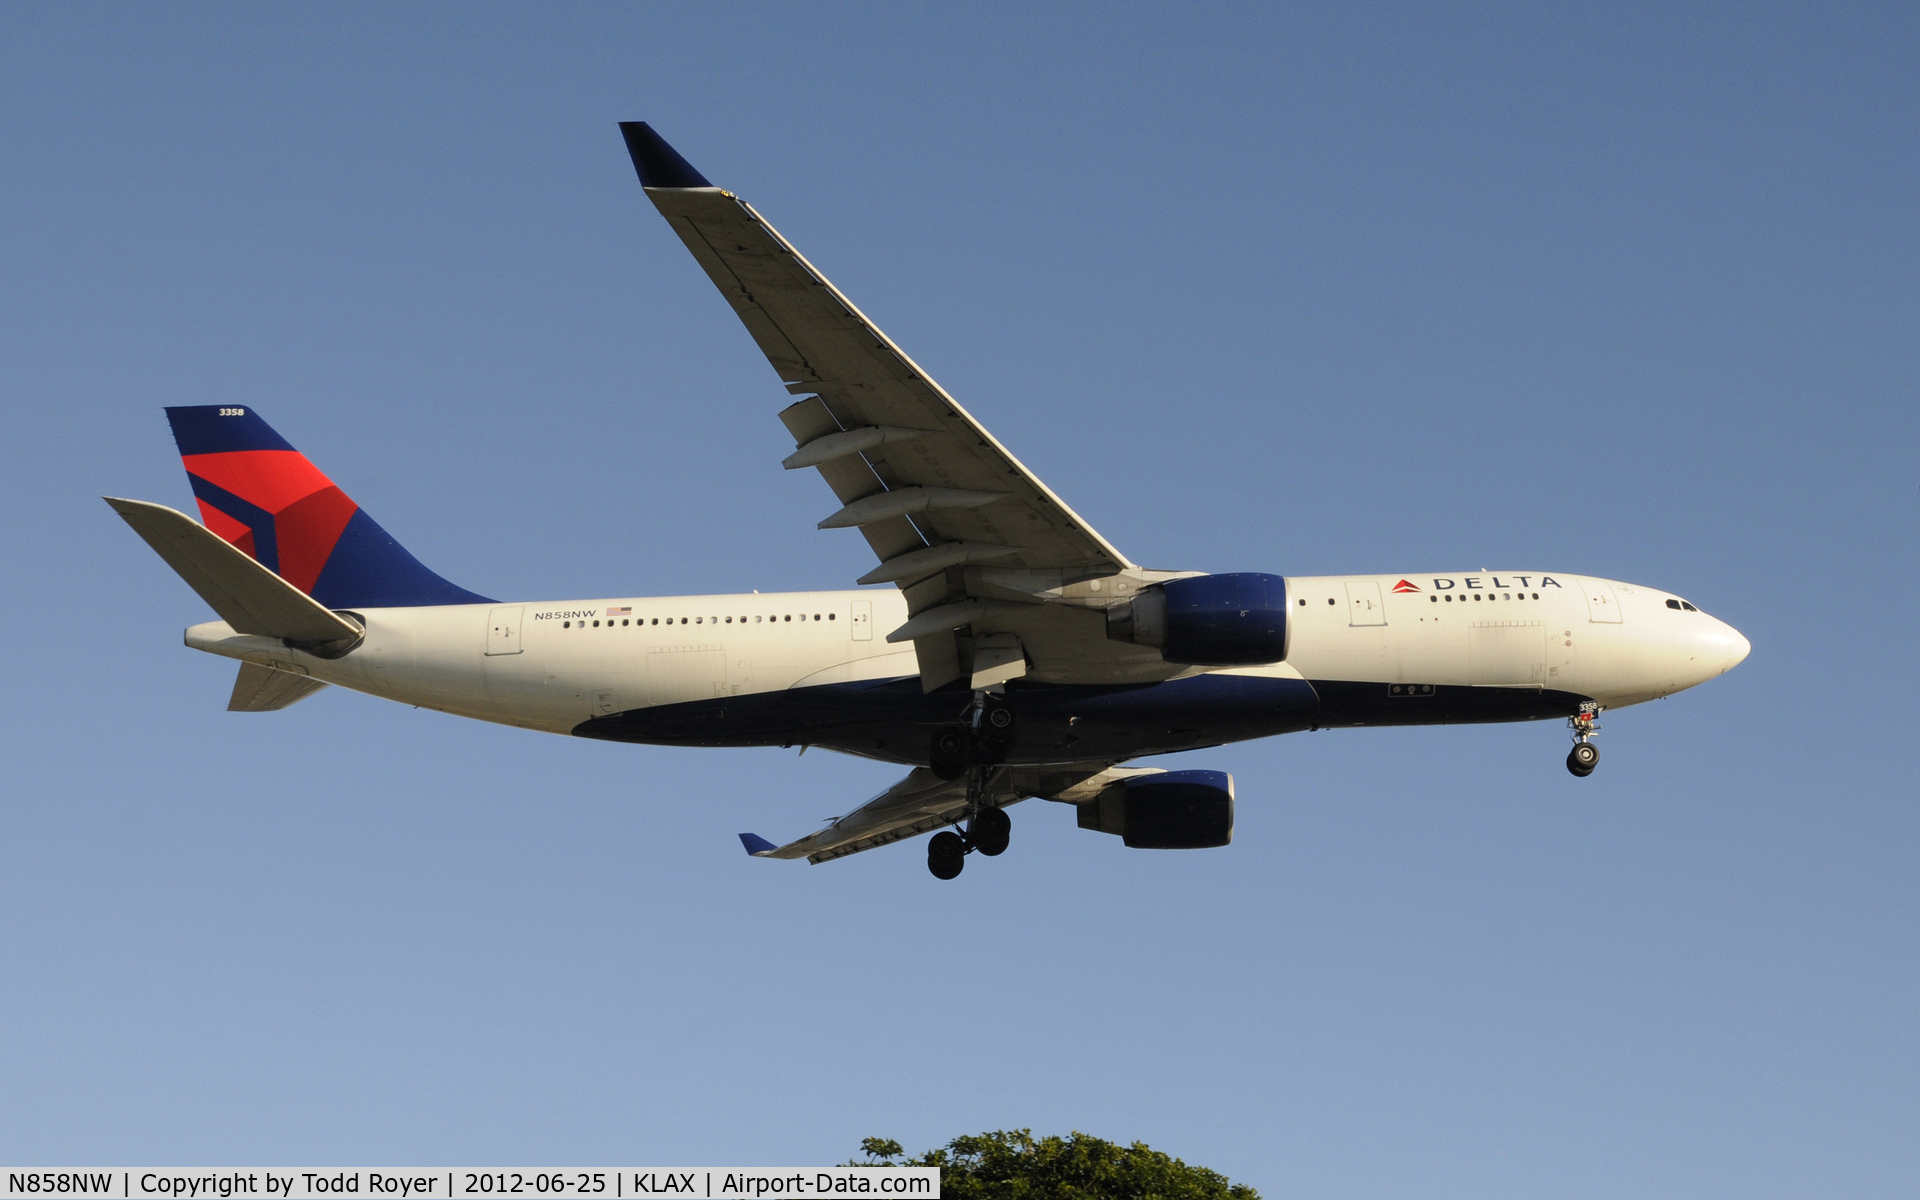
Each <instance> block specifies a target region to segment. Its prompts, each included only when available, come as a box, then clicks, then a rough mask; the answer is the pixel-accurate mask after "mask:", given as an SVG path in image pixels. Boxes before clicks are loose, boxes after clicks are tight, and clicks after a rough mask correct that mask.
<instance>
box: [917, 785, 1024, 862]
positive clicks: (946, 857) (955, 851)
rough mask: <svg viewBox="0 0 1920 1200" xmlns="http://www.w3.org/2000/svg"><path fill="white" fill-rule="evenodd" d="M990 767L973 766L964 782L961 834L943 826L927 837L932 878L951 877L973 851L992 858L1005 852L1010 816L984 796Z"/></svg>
mask: <svg viewBox="0 0 1920 1200" xmlns="http://www.w3.org/2000/svg"><path fill="white" fill-rule="evenodd" d="M992 770H993V768H991V767H985V766H978V767H974V768H973V777H972V778H971V779H969V780H968V781H967V811H966V818H965V819H966V822H967V832H966V833H965V834H964V835H962V834H959V833H955V832H954V831H953V830H951V829H943V830H941V831H940V832H939V833H936V834H934V835H933V836H932V837H930V838H928V839H927V870H929V871H931V872H933V877H934V878H935V879H952V878H953V877H955V876H956V875H958V874H960V871H961V868H963V867H965V866H966V865H967V855H968V854H970V853H972V852H973V851H975V850H978V851H979V852H980V853H982V854H984V855H986V856H987V857H988V858H993V857H994V856H996V855H1000V854H1005V853H1006V852H1007V843H1008V842H1009V841H1011V840H1012V838H1013V819H1012V818H1011V817H1009V816H1007V810H1006V809H1004V808H1000V807H999V806H997V805H994V804H990V803H988V802H987V799H986V790H987V776H988V775H989V774H991V772H992Z"/></svg>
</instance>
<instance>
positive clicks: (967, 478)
mask: <svg viewBox="0 0 1920 1200" xmlns="http://www.w3.org/2000/svg"><path fill="white" fill-rule="evenodd" d="M621 129H622V131H623V133H624V134H625V136H626V142H627V149H628V151H629V153H630V154H631V155H632V157H633V163H634V166H635V168H636V169H637V171H638V172H639V176H640V183H641V186H642V187H643V188H644V190H645V192H646V195H647V197H648V199H650V200H651V201H652V202H653V204H654V206H655V207H656V208H658V209H659V211H660V213H661V215H662V216H664V217H665V218H666V220H667V224H668V225H669V227H671V228H672V230H673V232H674V233H676V234H678V235H679V237H680V239H681V240H682V241H683V242H685V243H686V246H687V249H688V250H690V251H691V252H692V253H693V256H694V258H695V259H696V260H697V261H698V262H699V264H700V266H701V267H702V268H703V269H704V270H705V271H706V272H707V274H708V276H710V277H711V278H712V280H713V282H714V284H715V286H717V287H718V288H719V289H720V292H721V294H722V295H723V296H725V297H726V300H727V303H729V304H731V305H732V306H733V309H734V312H735V313H736V314H737V315H738V316H739V318H740V321H741V323H742V324H744V325H745V326H746V327H747V332H748V333H749V334H750V335H752V337H753V340H754V342H755V343H756V344H757V345H758V346H759V347H760V350H761V352H762V353H763V354H765V355H766V357H767V360H768V361H769V362H770V363H772V364H773V367H774V370H775V371H776V372H778V373H779V376H780V378H781V380H782V381H783V382H784V383H785V384H786V390H787V392H788V393H789V395H790V396H791V397H796V398H794V399H792V400H791V402H790V403H789V404H788V405H787V407H785V408H784V409H783V410H781V412H780V414H779V415H780V420H781V422H782V423H783V424H785V425H786V427H787V430H788V432H790V433H791V434H792V435H793V440H794V443H795V446H796V449H795V450H794V452H793V453H792V454H791V455H789V456H787V458H786V460H785V463H784V464H783V465H784V466H786V467H787V468H788V469H789V470H797V469H800V468H804V467H811V468H814V469H816V470H818V471H819V472H820V474H821V475H822V476H823V477H824V478H825V479H826V481H827V486H828V487H829V488H831V489H832V490H833V493H834V495H835V496H836V497H838V499H839V502H840V507H839V508H838V509H837V510H836V511H834V512H832V513H831V514H829V515H828V516H827V517H826V519H825V520H823V521H821V522H820V528H822V529H857V530H859V531H860V534H861V536H863V537H865V538H866V539H867V543H868V544H869V545H870V546H871V547H872V548H873V552H874V556H875V558H876V559H878V562H879V565H877V566H876V567H874V569H873V570H871V571H869V572H867V573H866V574H865V575H863V576H861V577H860V579H859V580H858V582H859V583H861V584H863V585H876V584H891V585H893V587H892V588H891V589H887V590H883V591H877V592H876V591H859V590H855V591H844V592H796V593H784V594H765V595H762V594H757V593H756V594H752V595H744V596H672V597H664V598H663V597H642V596H631V597H619V598H614V599H605V598H602V599H593V600H562V601H531V600H525V601H523V600H513V601H497V600H489V599H487V598H486V597H484V596H480V595H476V594H475V593H473V592H470V591H467V590H466V589H464V588H460V587H456V586H454V585H453V584H451V583H448V582H447V581H446V580H444V579H442V578H440V577H439V576H438V575H436V574H434V573H433V572H432V571H430V570H428V569H427V568H426V567H424V566H422V565H421V564H420V562H419V561H418V560H416V559H415V558H414V557H413V556H412V555H411V554H409V553H407V551H406V550H404V549H402V548H401V547H400V545H399V544H398V543H396V542H395V541H394V540H393V538H391V537H389V536H388V535H387V533H386V532H385V531H384V530H382V529H381V528H380V526H379V525H377V524H375V523H374V521H373V519H372V518H371V517H369V516H368V515H367V514H366V513H365V512H363V511H361V509H360V508H359V506H358V505H356V504H354V502H353V501H352V500H350V499H348V498H347V496H346V495H345V493H343V492H342V491H341V490H340V489H339V488H337V487H335V486H334V485H333V483H332V482H331V481H330V480H329V479H328V478H327V477H326V476H325V475H323V474H321V473H320V471H319V470H318V469H317V468H315V467H314V466H313V464H312V463H310V462H308V461H307V460H306V458H304V457H303V456H302V455H301V454H300V453H299V452H298V451H296V450H294V448H293V447H292V446H291V445H289V444H288V443H287V442H286V441H285V440H284V439H283V438H281V437H280V435H279V434H277V433H275V432H274V431H273V430H272V429H271V428H269V427H268V425H267V423H266V422H265V421H263V420H262V419H261V418H260V416H259V414H258V413H256V412H254V411H253V410H252V409H251V408H248V407H244V406H208V407H193V408H170V409H168V410H167V417H168V420H169V421H170V422H171V423H172V427H173V435H174V440H175V441H176V442H177V443H178V445H179V449H180V454H181V456H182V458H183V460H184V462H185V464H186V468H187V477H188V479H189V481H190V482H191V484H192V487H193V494H194V498H195V499H196V500H197V501H198V502H199V507H200V515H201V517H202V519H203V520H204V521H205V524H204V525H203V524H201V523H199V522H196V521H194V520H193V519H192V518H190V517H188V516H186V515H185V514H184V513H180V512H177V511H175V510H174V509H171V508H165V507H162V506H160V505H157V504H147V503H143V502H140V501H134V500H117V499H109V500H108V503H109V504H111V505H112V506H113V508H114V510H115V511H116V512H118V513H119V514H120V515H121V516H122V517H124V518H125V519H126V521H127V523H128V524H129V525H131V526H132V527H133V528H134V530H135V531H136V532H138V533H139V534H140V536H141V537H143V538H145V539H146V541H147V542H148V544H149V545H151V546H152V547H153V548H154V549H155V550H157V551H158V552H159V553H160V556H161V557H162V558H163V559H165V560H166V561H167V563H168V564H169V565H171V566H172V567H173V568H174V570H176V571H177V572H179V574H180V575H181V576H182V577H183V578H184V579H185V580H186V582H187V583H188V584H189V585H191V586H192V587H193V589H194V590H195V591H196V592H198V593H199V594H200V596H201V597H202V598H204V599H205V600H206V601H207V603H208V604H210V605H211V606H212V607H213V609H214V611H215V612H216V613H218V614H219V616H220V617H221V619H220V620H218V621H212V622H208V623H206V624H204V625H195V626H193V627H192V628H190V629H188V630H187V631H186V643H187V645H189V646H191V647H193V648H194V649H197V650H205V651H207V652H209V653H212V654H219V655H224V656H226V657H228V658H234V659H238V660H240V663H241V665H240V674H239V678H238V679H237V680H236V681H235V683H234V688H233V696H232V699H231V701H230V702H229V703H228V707H229V708H231V709H234V710H238V711H243V712H259V711H265V710H271V709H279V708H285V707H286V706H287V705H289V704H292V703H293V702H295V701H296V700H299V699H301V698H302V697H305V696H308V695H311V694H312V693H313V692H315V691H317V690H319V689H320V688H323V687H325V686H326V685H327V684H330V683H331V684H337V685H339V686H341V687H346V688H352V689H354V690H356V691H362V692H369V693H372V694H373V695H376V696H385V697H387V698H388V699H391V700H398V701H401V702H403V703H406V704H413V705H419V706H423V707H427V708H434V709H438V710H440V711H443V712H449V713H455V714H458V715H460V716H466V717H474V718H478V719H480V720H483V721H495V722H499V723H501V724H506V725H517V726H520V727H522V728H525V729H536V730H543V731H545V732H548V733H563V734H571V735H573V736H575V737H586V738H600V739H604V740H610V741H618V742H641V743H649V744H655V745H673V746H795V745H800V746H824V747H827V748H829V749H833V750H839V751H843V752H845V753H848V754H858V755H863V756H865V757H868V758H877V759H884V760H886V761H889V762H895V763H901V764H905V765H907V766H910V767H911V768H912V770H911V771H909V772H908V773H907V776H906V778H904V779H902V780H901V781H900V782H898V783H896V784H895V785H894V786H892V787H890V788H888V789H887V790H886V791H885V792H882V793H881V794H880V795H878V796H876V797H874V798H873V799H872V800H870V801H868V802H867V803H866V804H864V805H862V806H861V807H859V808H856V809H854V810H853V811H852V812H850V813H848V814H847V815H845V816H843V817H840V818H838V819H837V820H834V821H832V822H830V823H829V824H828V825H827V826H826V827H825V828H823V829H820V830H817V831H815V832H813V833H810V834H808V835H806V836H805V837H802V838H800V839H798V840H796V841H792V842H788V843H787V844H785V845H781V846H776V845H774V844H772V843H771V842H768V841H766V840H764V839H762V838H759V837H757V836H755V835H753V834H742V835H741V841H742V842H743V843H744V844H745V845H746V848H747V850H748V852H749V853H751V854H753V855H756V856H758V857H763V858H806V859H808V860H810V861H812V862H816V863H817V862H822V861H825V860H827V859H833V858H840V857H843V856H845V855H849V854H854V853H857V852H859V851H861V850H867V849H870V848H872V847H875V846H880V845H884V844H886V843H888V842H894V841H899V840H901V839H903V838H907V837H912V836H915V835H917V834H921V833H928V832H932V831H935V830H940V832H938V833H935V834H934V836H933V837H932V838H931V839H929V841H928V844H927V865H928V867H929V869H930V870H932V872H933V874H935V875H936V876H938V877H940V878H942V879H951V878H953V877H954V876H956V875H958V874H959V873H960V869H961V867H962V865H963V864H964V862H965V856H966V855H967V854H968V853H969V852H972V851H976V850H977V851H979V852H980V853H981V854H984V855H996V854H999V853H1001V852H1002V851H1004V850H1005V849H1006V848H1007V843H1008V838H1009V835H1010V832H1011V828H1012V825H1011V822H1010V820H1009V819H1008V817H1007V814H1006V811H1005V809H1006V806H1008V805H1010V804H1014V803H1016V802H1018V801H1020V800H1023V799H1027V798H1030V797H1044V798H1045V799H1048V800H1055V801H1060V802H1063V803H1066V804H1071V805H1073V806H1075V808H1076V810H1077V813H1078V820H1079V824H1080V825H1081V826H1082V827H1083V828H1086V829H1092V830H1098V831H1101V832H1105V833H1110V834H1117V835H1119V836H1120V837H1121V838H1122V839H1124V841H1125V843H1126V844H1127V845H1129V846H1136V847H1145V848H1166V849H1172V848H1199V847H1209V846H1224V845H1226V844H1227V843H1228V842H1229V841H1230V840H1231V839H1232V836H1233V802H1234V796H1233V780H1232V779H1231V778H1230V777H1229V776H1227V775H1226V774H1224V773H1222V772H1218V771H1206V770H1188V771H1166V770H1160V769H1156V768H1135V767H1126V766H1123V765H1122V764H1123V763H1125V762H1127V761H1128V760H1130V759H1134V758H1138V757H1141V756H1143V755H1152V754H1167V753H1170V752H1173V751H1177V750H1192V749H1196V748H1199V747H1205V746H1218V745H1222V744H1224V743H1227V742H1236V741H1242V740H1245V739H1248V738H1259V737H1267V736H1270V735H1272V734H1279V733H1293V732H1297V731H1300V730H1308V729H1328V728H1335V727H1341V726H1358V725H1439V724H1451V723H1461V722H1486V721H1538V720H1546V719H1562V720H1566V721H1567V722H1568V723H1569V724H1570V727H1571V729H1572V736H1573V739H1574V745H1573V749H1572V752H1571V753H1570V754H1569V755H1568V756H1567V767H1568V769H1569V770H1570V771H1572V772H1573V773H1574V774H1575V775H1579V776H1584V775H1587V774H1590V773H1591V772H1592V771H1593V769H1594V764H1595V763H1596V762H1597V761H1598V760H1599V752H1598V750H1597V749H1596V748H1595V746H1594V744H1593V741H1592V735H1593V732H1594V728H1595V726H1594V719H1595V718H1596V717H1597V716H1598V715H1599V714H1600V712H1601V710H1603V709H1606V708H1617V707H1620V706H1622V705H1628V704H1638V703H1640V702H1641V701H1645V700H1654V699H1658V698H1660V697H1662V696H1667V695H1671V694H1672V693H1674V692H1677V691H1680V690H1681V689H1683V688H1689V687H1692V686H1694V685H1695V684H1698V683H1702V682H1705V681H1706V680H1709V679H1712V678H1713V677H1714V676H1716V675H1719V674H1721V673H1722V672H1724V671H1727V670H1730V669H1731V668H1732V667H1734V666H1735V665H1736V664H1738V663H1739V662H1740V661H1741V660H1742V659H1744V658H1745V657H1746V655H1747V651H1748V648H1749V647H1748V644H1747V640H1746V639H1745V638H1744V637H1742V636H1740V634H1739V633H1738V632H1736V631H1735V630H1734V629H1733V628H1731V627H1730V626H1728V625H1726V624H1725V623H1723V622H1721V621H1718V620H1716V619H1714V618H1713V617H1710V616H1708V615H1707V614H1706V613H1703V612H1701V611H1699V610H1698V609H1696V608H1695V607H1694V606H1693V605H1692V604H1689V603H1688V602H1687V601H1685V600H1683V599H1681V598H1680V597H1679V596H1676V595H1673V594H1671V593H1669V592H1664V591H1661V590H1659V589H1657V588H1650V587H1640V586H1635V585H1629V584H1624V583H1619V582H1616V581H1613V580H1607V579H1596V578H1593V577H1591V576H1585V575H1576V574H1571V573H1565V572H1560V571H1541V570H1538V569H1528V570H1516V571H1453V572H1443V573H1439V574H1435V573H1432V572H1427V571H1421V572H1409V573H1406V574H1390V575H1351V576H1349V575H1341V576H1332V577H1320V578H1313V577H1298V576H1290V577H1282V576H1278V575H1267V574H1258V573H1243V574H1225V575H1209V574H1203V573H1201V572H1197V571H1160V570H1150V569H1148V568H1145V567H1141V566H1137V565H1136V564H1134V563H1133V562H1132V561H1131V560H1130V559H1128V558H1127V556H1126V555H1124V554H1122V553H1121V552H1120V551H1119V550H1118V549H1116V548H1115V547H1114V546H1113V545H1112V543H1110V542H1108V541H1107V540H1106V539H1105V538H1103V537H1101V536H1100V534H1099V533H1097V532H1095V531H1094V530H1093V529H1092V528H1091V527H1090V526H1089V525H1088V524H1087V523H1086V522H1085V521H1083V520H1081V519H1080V517H1078V516H1077V515H1075V513H1074V511H1073V510H1072V509H1070V508H1068V507H1067V505H1066V504H1065V503H1064V502H1063V501H1062V500H1061V499H1060V498H1059V497H1058V496H1056V495H1054V494H1053V492H1052V491H1050V490H1049V489H1048V488H1047V486H1046V484H1044V483H1042V482H1040V480H1039V479H1037V478H1035V477H1034V475H1033V474H1032V473H1031V472H1030V471H1028V470H1027V469H1026V467H1024V466H1022V465H1021V463H1020V461H1019V460H1018V459H1016V458H1015V457H1014V456H1013V455H1012V454H1011V453H1010V452H1008V451H1007V449H1006V448H1005V447H1003V446H1001V444H1000V443H999V442H998V441H996V440H995V439H994V437H993V435H992V434H990V433H988V432H987V431H986V429H985V428H984V427H983V426H982V425H981V424H980V423H979V422H978V421H976V420H975V419H974V418H973V417H972V416H971V415H969V414H968V413H967V411H966V410H965V409H963V408H961V407H960V405H959V404H958V403H957V402H956V401H955V400H954V399H953V398H952V397H951V396H949V395H948V394H947V393H946V391H945V390H944V389H942V388H941V387H940V385H939V384H937V383H935V382H934V381H933V380H932V379H930V378H928V377H927V374H926V372H925V371H922V370H921V369H920V368H919V366H917V365H916V364H915V363H914V361H913V360H912V359H910V358H908V357H907V355H906V354H905V352H903V351H902V350H901V349H900V348H899V347H898V346H896V345H894V343H893V342H892V341H891V340H890V339H889V338H888V337H887V335H886V334H884V333H882V332H881V331H880V330H879V328H878V327H876V326H875V325H874V324H873V322H871V321H869V320H868V319H867V318H866V316H865V315H863V314H862V313H861V312H860V310H859V309H857V308H855V307H854V305H853V302H852V301H850V300H848V299H847V298H846V297H845V296H843V295H842V294H841V293H840V292H839V291H838V290H837V289H836V288H835V287H834V286H833V285H832V284H831V283H829V282H828V281H827V279H826V277H825V276H824V275H822V274H821V273H820V272H819V271H818V270H816V269H815V268H814V267H813V265H812V264H811V263H809V262H808V261H807V260H806V259H805V258H803V257H802V256H801V255H800V253H799V251H797V250H795V249H794V248H793V246H792V245H790V244H789V243H788V242H787V240H786V239H785V238H783V237H781V236H780V234H779V233H777V232H775V230H774V228H773V226H771V225H769V224H768V223H767V221H766V220H765V219H764V218H763V217H761V215H760V214H759V213H758V212H756V211H755V210H754V209H753V208H752V207H751V206H750V205H748V204H747V203H746V202H745V201H744V200H741V199H740V198H739V197H738V196H735V195H734V194H733V193H731V192H728V191H725V190H723V189H721V188H717V187H714V186H713V185H712V184H710V183H708V182H707V180H706V178H705V177H704V176H702V175H701V174H700V173H699V172H698V171H696V170H694V169H693V167H692V166H690V165H689V164H688V163H687V161H686V160H685V159H683V158H682V157H681V156H680V155H679V154H678V153H676V152H675V151H674V150H673V148H672V147H670V146H669V145H667V143H666V142H665V141H663V140H662V139H661V138H660V137H659V135H658V134H656V133H655V132H654V131H653V130H652V129H651V128H649V127H648V126H647V125H645V124H643V123H639V122H632V123H627V124H624V125H622V126H621Z"/></svg>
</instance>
